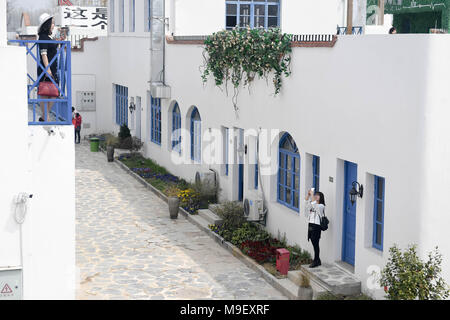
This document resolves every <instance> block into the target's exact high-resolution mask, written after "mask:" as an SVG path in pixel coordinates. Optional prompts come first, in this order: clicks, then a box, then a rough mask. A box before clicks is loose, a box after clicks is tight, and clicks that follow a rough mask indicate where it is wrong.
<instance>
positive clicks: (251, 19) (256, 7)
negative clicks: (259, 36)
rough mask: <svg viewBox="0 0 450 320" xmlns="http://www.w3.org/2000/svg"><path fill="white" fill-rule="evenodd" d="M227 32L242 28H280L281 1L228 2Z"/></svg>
mask: <svg viewBox="0 0 450 320" xmlns="http://www.w3.org/2000/svg"><path fill="white" fill-rule="evenodd" d="M225 5H226V16H225V20H226V21H225V26H226V29H227V30H230V29H233V28H234V27H236V26H239V27H241V28H243V27H247V26H249V27H250V28H264V29H267V28H275V27H279V26H280V0H226V1H225Z"/></svg>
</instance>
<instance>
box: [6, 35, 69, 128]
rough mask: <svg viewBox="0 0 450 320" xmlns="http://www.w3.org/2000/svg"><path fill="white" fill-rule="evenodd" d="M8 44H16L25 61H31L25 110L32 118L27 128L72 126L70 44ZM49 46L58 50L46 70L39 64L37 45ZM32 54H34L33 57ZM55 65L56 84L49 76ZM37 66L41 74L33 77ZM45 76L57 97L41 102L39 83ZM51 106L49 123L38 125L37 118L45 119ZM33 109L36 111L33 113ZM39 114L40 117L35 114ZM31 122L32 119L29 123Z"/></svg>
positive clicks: (21, 42)
mask: <svg viewBox="0 0 450 320" xmlns="http://www.w3.org/2000/svg"><path fill="white" fill-rule="evenodd" d="M10 42H11V43H17V44H18V45H19V46H24V47H26V50H27V57H31V58H32V59H28V61H32V65H28V66H27V70H28V72H27V76H28V85H27V87H28V88H27V97H28V107H29V108H30V113H32V115H31V116H29V121H28V124H29V125H71V124H72V76H71V74H72V70H71V45H70V41H47V40H11V41H10ZM43 43H52V44H56V45H57V46H58V49H57V53H56V55H55V57H54V58H53V59H52V60H51V61H49V64H48V66H47V67H46V68H45V67H44V66H43V65H42V64H41V62H40V50H39V47H40V44H43ZM33 52H35V53H33ZM53 64H56V65H57V76H58V77H57V78H58V79H59V80H58V82H56V81H55V80H54V79H53V78H52V77H51V76H50V75H49V73H48V70H49V69H50V67H51V66H52V65H53ZM38 66H40V68H41V70H44V71H43V72H42V73H40V74H37V75H36V76H34V73H33V72H36V73H37V69H38ZM45 75H47V76H48V78H49V79H51V81H52V82H53V84H54V85H56V86H57V88H58V90H59V93H60V96H59V97H55V98H51V99H43V98H41V97H40V96H38V95H37V90H38V87H39V82H40V81H41V79H42V78H43V77H44V76H45ZM41 103H43V105H44V114H40V115H39V113H41V111H40V110H41V108H40V105H41ZM49 103H53V107H52V108H51V111H50V116H49V117H48V118H49V119H50V120H49V121H43V122H42V121H39V120H38V119H39V117H42V118H43V119H47V113H48V104H49ZM36 107H37V108H38V110H36ZM38 112H39V113H38ZM30 118H31V119H30Z"/></svg>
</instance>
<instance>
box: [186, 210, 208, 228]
mask: <svg viewBox="0 0 450 320" xmlns="http://www.w3.org/2000/svg"><path fill="white" fill-rule="evenodd" d="M187 219H188V220H190V221H191V222H192V223H194V224H195V225H197V226H198V227H199V228H200V229H201V230H203V231H206V232H209V231H210V229H209V225H210V222H209V221H207V220H206V219H204V218H203V217H202V216H200V215H199V214H190V215H188V216H187Z"/></svg>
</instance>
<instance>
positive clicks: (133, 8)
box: [129, 0, 136, 32]
mask: <svg viewBox="0 0 450 320" xmlns="http://www.w3.org/2000/svg"><path fill="white" fill-rule="evenodd" d="M129 8H130V32H135V31H136V0H130V7H129Z"/></svg>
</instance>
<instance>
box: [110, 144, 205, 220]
mask: <svg viewBox="0 0 450 320" xmlns="http://www.w3.org/2000/svg"><path fill="white" fill-rule="evenodd" d="M118 160H120V161H121V162H122V163H123V164H125V165H126V166H127V167H128V168H130V170H131V171H133V172H134V173H136V174H137V175H139V176H140V177H141V178H143V179H145V180H146V181H147V182H148V183H150V184H151V185H152V186H153V187H155V188H156V189H158V190H159V191H161V192H162V193H164V194H165V195H166V196H178V197H179V198H180V206H181V207H182V208H183V209H185V210H186V211H187V212H189V213H190V214H196V213H197V211H198V209H204V208H207V207H208V204H209V202H208V201H207V199H209V198H210V197H211V195H210V192H211V190H209V191H208V192H203V190H204V189H205V188H202V187H201V186H200V185H192V184H190V183H188V182H187V181H186V180H184V179H181V178H179V177H177V176H175V175H173V174H171V173H170V172H168V171H167V170H166V168H164V167H161V166H160V165H158V164H157V163H155V162H154V161H153V160H151V159H147V158H144V157H143V156H142V155H141V154H138V153H127V154H122V155H120V156H119V157H118ZM205 199H206V200H205Z"/></svg>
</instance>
